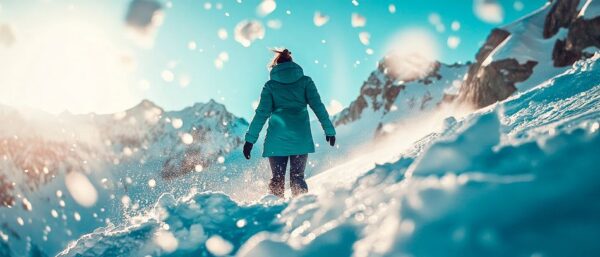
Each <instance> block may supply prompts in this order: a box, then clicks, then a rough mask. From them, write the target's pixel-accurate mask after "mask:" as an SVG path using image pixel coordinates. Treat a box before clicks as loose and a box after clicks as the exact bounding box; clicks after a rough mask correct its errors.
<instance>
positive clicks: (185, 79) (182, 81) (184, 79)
mask: <svg viewBox="0 0 600 257" xmlns="http://www.w3.org/2000/svg"><path fill="white" fill-rule="evenodd" d="M191 82H192V80H191V79H190V76H188V75H181V76H180V77H179V86H181V87H187V86H189V85H190V83H191Z"/></svg>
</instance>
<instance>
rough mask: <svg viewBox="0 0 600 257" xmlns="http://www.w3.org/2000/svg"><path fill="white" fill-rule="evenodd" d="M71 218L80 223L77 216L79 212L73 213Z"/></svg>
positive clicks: (79, 217)
mask: <svg viewBox="0 0 600 257" xmlns="http://www.w3.org/2000/svg"><path fill="white" fill-rule="evenodd" d="M73 218H74V219H75V221H80V220H81V215H80V214H79V212H75V213H73Z"/></svg>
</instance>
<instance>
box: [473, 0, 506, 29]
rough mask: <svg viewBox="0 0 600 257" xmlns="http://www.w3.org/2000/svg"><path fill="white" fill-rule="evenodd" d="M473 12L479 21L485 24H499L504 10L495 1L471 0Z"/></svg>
mask: <svg viewBox="0 0 600 257" xmlns="http://www.w3.org/2000/svg"><path fill="white" fill-rule="evenodd" d="M473 11H474V12H475V15H476V16H477V18H479V19H480V20H482V21H484V22H487V23H495V24H497V23H501V22H502V20H504V10H503V9H502V6H501V5H500V4H499V3H498V1H496V0H473Z"/></svg>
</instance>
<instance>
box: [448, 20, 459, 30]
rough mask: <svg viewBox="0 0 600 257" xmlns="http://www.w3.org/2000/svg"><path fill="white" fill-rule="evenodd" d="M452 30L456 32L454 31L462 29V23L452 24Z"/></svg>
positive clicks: (454, 22) (455, 22)
mask: <svg viewBox="0 0 600 257" xmlns="http://www.w3.org/2000/svg"><path fill="white" fill-rule="evenodd" d="M450 28H452V30H454V31H458V30H459V29H460V22H458V21H453V22H452V24H451V25H450Z"/></svg>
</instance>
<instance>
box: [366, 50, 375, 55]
mask: <svg viewBox="0 0 600 257" xmlns="http://www.w3.org/2000/svg"><path fill="white" fill-rule="evenodd" d="M365 53H367V54H368V55H372V54H373V49H371V48H367V50H365Z"/></svg>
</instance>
